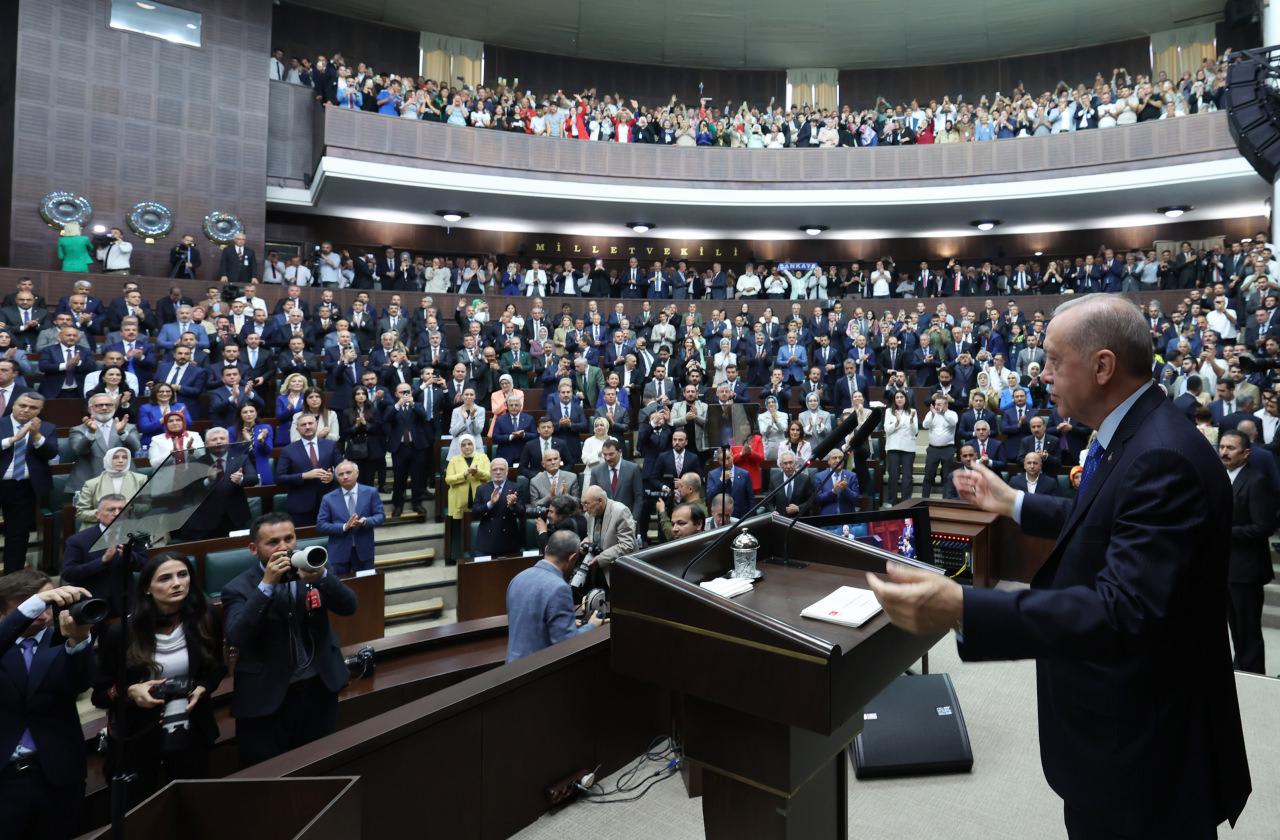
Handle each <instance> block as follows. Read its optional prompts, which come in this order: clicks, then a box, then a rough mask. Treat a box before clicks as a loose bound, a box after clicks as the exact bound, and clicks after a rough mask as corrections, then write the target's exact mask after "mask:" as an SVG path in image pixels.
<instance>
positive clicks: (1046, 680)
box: [869, 295, 1251, 840]
mask: <svg viewBox="0 0 1280 840" xmlns="http://www.w3.org/2000/svg"><path fill="white" fill-rule="evenodd" d="M1046 345H1047V346H1046V353H1047V357H1048V365H1047V366H1046V368H1045V373H1044V381H1045V382H1046V383H1048V384H1052V386H1053V391H1054V396H1055V398H1056V400H1057V404H1058V410H1059V411H1060V412H1062V413H1063V415H1064V416H1072V417H1075V418H1078V419H1079V420H1080V421H1081V422H1083V423H1086V424H1087V425H1089V426H1092V427H1093V428H1096V429H1097V430H1098V436H1097V438H1096V440H1095V442H1094V443H1093V444H1092V445H1091V446H1090V451H1089V455H1088V457H1087V459H1086V463H1085V465H1084V472H1083V480H1082V482H1081V486H1080V491H1079V494H1078V495H1077V496H1076V497H1075V498H1074V499H1070V498H1066V499H1064V498H1059V497H1053V496H1045V495H1040V494H1035V495H1030V494H1025V493H1018V492H1016V491H1014V490H1013V489H1012V488H1010V487H1009V486H1008V485H1006V484H1005V483H1004V482H1003V481H1001V480H1000V478H999V476H997V475H996V474H995V473H993V472H991V471H990V470H987V469H985V468H983V467H981V466H978V467H975V468H974V469H973V470H968V471H965V472H963V473H958V474H957V476H956V478H955V481H956V485H957V487H958V488H959V489H960V491H961V496H962V497H963V498H964V499H966V500H968V501H970V502H971V503H973V504H976V505H977V506H978V507H980V508H982V509H984V510H987V511H991V512H993V513H1001V514H1004V515H1006V516H1009V517H1010V518H1012V519H1014V520H1015V521H1017V522H1019V523H1021V525H1022V527H1023V530H1025V531H1026V532H1027V533H1029V534H1032V535H1034V536H1040V537H1047V538H1050V539H1055V538H1056V540H1057V543H1056V545H1055V546H1054V548H1053V550H1052V551H1051V552H1050V554H1049V558H1048V560H1047V561H1046V562H1045V564H1044V566H1043V567H1041V569H1040V570H1039V572H1037V573H1036V575H1035V577H1034V579H1033V580H1032V583H1031V589H1029V590H1019V591H1001V590H995V589H978V588H962V587H961V586H960V585H959V584H957V583H955V582H954V581H951V580H948V579H947V578H945V577H943V576H941V575H932V574H929V573H923V574H921V573H917V572H915V571H906V570H903V569H900V568H898V567H897V566H893V567H891V568H890V570H889V575H888V577H889V579H888V580H882V579H881V578H880V577H878V576H876V575H870V576H869V581H870V585H871V588H872V589H873V590H874V591H875V593H876V596H877V598H878V599H879V601H880V603H881V604H882V605H883V607H884V609H885V612H886V613H887V614H888V616H889V618H890V620H892V621H893V622H894V623H895V624H897V625H899V626H901V627H903V628H905V629H907V630H909V631H912V632H938V631H940V630H944V629H946V628H954V629H956V630H957V631H958V632H959V634H960V635H959V638H960V655H961V656H962V657H963V658H964V659H967V660H994V659H1024V658H1035V659H1036V660H1037V678H1038V679H1037V684H1038V702H1039V711H1040V755H1041V761H1042V764H1043V766H1044V772H1045V776H1046V778H1047V779H1048V782H1049V785H1050V787H1052V788H1053V789H1054V791H1055V792H1056V793H1057V794H1058V795H1059V796H1061V797H1062V798H1063V800H1064V805H1065V821H1066V826H1067V833H1068V835H1070V837H1071V838H1073V840H1076V838H1099V837H1101V838H1111V837H1115V838H1119V837H1133V838H1153V839H1154V838H1166V837H1179V838H1211V837H1214V836H1215V829H1216V826H1217V825H1218V824H1219V823H1221V822H1222V821H1224V820H1229V821H1231V822H1232V823H1233V824H1234V823H1235V821H1236V819H1237V818H1238V817H1239V816H1240V812H1241V811H1242V810H1243V809H1244V804H1245V801H1246V800H1247V799H1248V797H1249V793H1250V790H1251V783H1250V780H1249V768H1248V763H1247V760H1246V758H1245V751H1244V736H1243V733H1242V731H1241V726H1240V712H1239V704H1238V701H1237V699H1236V690H1235V682H1234V678H1233V676H1232V670H1231V661H1230V657H1229V653H1228V647H1227V640H1226V638H1225V625H1226V623H1227V622H1226V618H1227V616H1226V611H1227V601H1228V599H1227V557H1226V555H1225V553H1224V552H1223V551H1222V548H1223V546H1225V545H1228V544H1229V540H1230V531H1231V514H1230V511H1231V487H1230V482H1229V481H1228V480H1227V477H1226V476H1225V475H1224V474H1223V473H1224V471H1223V469H1222V464H1221V463H1220V462H1219V461H1218V459H1217V458H1216V457H1215V455H1214V452H1213V450H1212V448H1211V447H1207V446H1205V443H1204V439H1203V436H1202V435H1200V433H1199V432H1198V431H1197V430H1196V428H1195V427H1194V426H1193V425H1192V424H1190V423H1187V422H1186V420H1185V419H1183V417H1182V415H1181V414H1180V413H1179V412H1178V410H1177V409H1176V408H1174V406H1173V405H1172V404H1170V403H1169V401H1168V400H1166V399H1165V396H1164V394H1163V392H1162V391H1161V390H1160V389H1159V388H1158V387H1156V386H1155V385H1153V384H1152V382H1151V366H1152V350H1151V338H1150V334H1149V328H1148V324H1147V322H1146V320H1145V319H1144V318H1143V317H1142V313H1141V312H1140V311H1139V310H1138V309H1137V307H1135V306H1134V305H1133V304H1132V303H1130V302H1128V301H1126V300H1124V299H1122V298H1119V297H1115V296H1111V295H1088V296H1085V297H1082V298H1080V299H1077V300H1073V301H1071V302H1070V303H1067V304H1063V305H1062V306H1060V307H1058V310H1057V312H1056V313H1055V314H1054V317H1053V320H1052V322H1051V323H1050V325H1049V328H1048V332H1047V342H1046Z"/></svg>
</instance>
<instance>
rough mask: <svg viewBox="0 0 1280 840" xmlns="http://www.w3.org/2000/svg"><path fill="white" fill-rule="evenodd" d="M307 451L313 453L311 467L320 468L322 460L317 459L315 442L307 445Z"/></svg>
mask: <svg viewBox="0 0 1280 840" xmlns="http://www.w3.org/2000/svg"><path fill="white" fill-rule="evenodd" d="M307 450H308V451H309V452H310V453H311V466H312V467H318V466H320V459H319V458H318V457H316V445H315V442H314V441H312V442H311V443H308V444H307Z"/></svg>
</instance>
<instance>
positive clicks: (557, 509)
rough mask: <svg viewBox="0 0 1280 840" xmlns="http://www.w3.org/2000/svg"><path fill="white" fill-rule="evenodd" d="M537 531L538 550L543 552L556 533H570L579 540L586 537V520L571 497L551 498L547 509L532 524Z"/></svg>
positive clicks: (579, 505) (576, 501) (575, 500)
mask: <svg viewBox="0 0 1280 840" xmlns="http://www.w3.org/2000/svg"><path fill="white" fill-rule="evenodd" d="M533 525H534V528H535V529H537V531H538V548H539V549H541V550H545V549H546V547H547V541H548V540H549V539H551V535H552V534H554V533H555V532H556V531H565V530H568V531H572V532H573V533H575V534H577V535H578V538H579V539H583V538H585V537H586V536H587V518H586V517H585V516H584V515H583V514H582V505H581V504H579V503H578V500H577V499H575V498H574V497H573V496H552V497H551V502H550V504H548V505H547V509H546V510H545V511H543V512H542V515H540V516H539V517H538V518H537V520H535V521H534V523H533Z"/></svg>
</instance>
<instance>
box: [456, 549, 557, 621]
mask: <svg viewBox="0 0 1280 840" xmlns="http://www.w3.org/2000/svg"><path fill="white" fill-rule="evenodd" d="M536 562H538V558H537V557H495V558H493V559H492V560H481V561H479V562H477V561H475V560H472V559H465V560H459V561H458V621H470V620H471V619H476V618H486V617H488V616H491V615H506V614H507V584H509V583H511V579H512V578H513V577H515V576H516V575H518V574H520V573H521V572H523V571H524V570H525V569H527V568H529V567H530V566H532V565H533V564H534V563H536Z"/></svg>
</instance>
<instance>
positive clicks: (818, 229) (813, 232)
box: [800, 225, 830, 236]
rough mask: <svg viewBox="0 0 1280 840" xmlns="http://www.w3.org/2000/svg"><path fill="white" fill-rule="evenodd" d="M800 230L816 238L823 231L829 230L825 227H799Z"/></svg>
mask: <svg viewBox="0 0 1280 840" xmlns="http://www.w3.org/2000/svg"><path fill="white" fill-rule="evenodd" d="M800 230H802V231H804V232H805V233H807V234H809V235H810V236H817V235H818V234H820V233H822V232H823V231H824V230H830V228H828V227H827V226H826V225H801V226H800Z"/></svg>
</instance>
